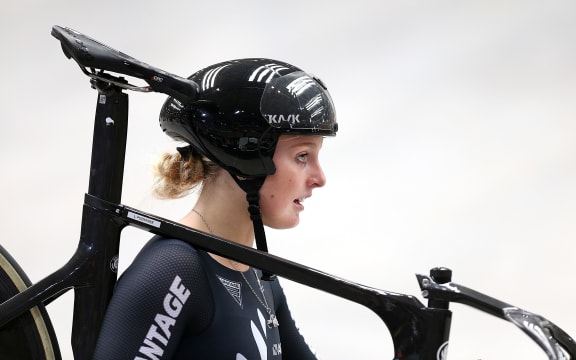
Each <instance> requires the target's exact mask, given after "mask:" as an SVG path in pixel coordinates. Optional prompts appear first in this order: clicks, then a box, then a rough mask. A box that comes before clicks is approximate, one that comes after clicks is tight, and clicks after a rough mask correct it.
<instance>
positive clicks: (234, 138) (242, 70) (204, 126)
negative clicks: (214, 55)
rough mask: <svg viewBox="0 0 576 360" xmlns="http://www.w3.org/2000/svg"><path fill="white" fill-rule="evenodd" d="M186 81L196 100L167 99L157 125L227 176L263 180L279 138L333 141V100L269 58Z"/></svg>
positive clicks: (223, 66) (212, 69)
mask: <svg viewBox="0 0 576 360" xmlns="http://www.w3.org/2000/svg"><path fill="white" fill-rule="evenodd" d="M189 79H191V80H193V81H194V82H196V83H197V84H198V90H199V91H198V94H197V97H196V100H195V101H193V102H192V103H191V104H185V103H182V102H180V101H179V100H177V99H175V98H172V97H170V98H168V99H167V100H166V102H165V103H164V105H163V107H162V110H161V112H160V126H161V128H162V129H163V131H164V132H165V133H166V134H167V135H168V136H170V137H172V138H173V139H175V140H178V141H184V142H187V143H189V144H190V145H192V146H193V147H194V148H195V149H196V150H197V151H198V152H200V153H201V154H203V155H204V156H206V157H208V158H209V159H211V160H212V161H214V162H215V163H217V164H218V165H220V166H221V167H223V168H224V169H226V170H227V171H228V172H230V173H231V174H232V175H235V176H241V177H248V178H251V177H265V176H267V175H270V174H273V173H274V172H275V167H274V163H273V162H272V157H273V155H274V150H275V149H276V144H277V142H278V138H279V136H280V135H282V134H295V135H324V136H333V135H335V134H336V131H337V130H338V124H337V123H336V113H335V110H334V105H333V104H332V99H331V97H330V94H329V93H328V91H327V89H326V87H325V85H324V84H323V83H322V82H321V81H320V80H319V79H318V78H316V77H314V76H312V75H309V74H307V73H305V72H304V71H302V70H301V69H299V68H297V67H295V66H293V65H290V64H287V63H285V62H281V61H276V60H270V59H240V60H232V61H226V62H222V63H219V64H215V65H212V66H209V67H207V68H205V69H202V70H200V71H198V72H196V73H195V74H193V75H192V76H190V77H189Z"/></svg>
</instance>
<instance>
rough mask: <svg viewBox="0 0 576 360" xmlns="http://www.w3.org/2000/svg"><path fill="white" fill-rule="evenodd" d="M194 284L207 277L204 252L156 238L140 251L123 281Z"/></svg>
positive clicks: (175, 241)
mask: <svg viewBox="0 0 576 360" xmlns="http://www.w3.org/2000/svg"><path fill="white" fill-rule="evenodd" d="M176 276H177V277H178V278H181V279H186V280H187V281H190V282H194V281H198V280H200V279H202V278H203V277H204V266H203V263H202V260H201V255H200V250H198V249H196V248H194V247H193V246H191V245H189V244H187V243H185V242H184V241H181V240H178V239H167V238H161V237H154V238H153V239H151V240H150V241H149V242H148V243H147V244H146V245H145V246H144V247H143V248H142V250H140V252H139V253H138V255H137V256H136V258H135V259H134V261H133V262H132V264H130V266H129V267H128V268H127V269H126V271H125V272H124V274H122V277H129V278H134V277H136V278H140V279H142V280H148V281H151V280H154V282H158V281H160V280H165V281H171V280H172V279H174V278H175V277H176Z"/></svg>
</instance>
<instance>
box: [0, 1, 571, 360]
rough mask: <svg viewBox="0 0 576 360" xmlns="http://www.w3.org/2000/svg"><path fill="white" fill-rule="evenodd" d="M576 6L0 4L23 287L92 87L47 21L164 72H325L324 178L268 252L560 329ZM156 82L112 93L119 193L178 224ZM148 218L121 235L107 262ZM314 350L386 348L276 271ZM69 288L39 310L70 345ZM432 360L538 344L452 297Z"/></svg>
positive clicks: (46, 261)
mask: <svg viewBox="0 0 576 360" xmlns="http://www.w3.org/2000/svg"><path fill="white" fill-rule="evenodd" d="M575 14H576V3H575V2H574V1H569V0H552V1H534V0H528V1H526V0H524V1H520V0H500V1H491V0H486V1H468V2H462V1H454V0H440V1H434V2H431V1H422V0H409V1H401V0H389V1H382V0H379V1H376V0H373V1H368V0H359V1H338V2H334V1H328V0H318V1H303V0H292V1H289V2H287V1H285V2H276V1H263V0H244V1H231V0H228V1H226V0H213V1H204V2H199V1H195V0H191V1H190V0H189V1H184V0H176V1H171V0H167V1H163V2H146V3H144V2H140V1H134V0H127V1H121V2H120V1H111V0H102V1H99V2H96V3H94V2H79V1H69V0H53V1H50V2H44V1H40V0H22V1H19V2H8V3H6V4H4V5H3V6H2V11H1V13H0V44H1V48H0V69H1V77H2V85H1V86H0V102H1V103H0V121H1V125H0V166H1V168H2V173H1V174H2V175H1V177H0V192H1V195H0V198H1V201H0V219H1V220H0V221H1V222H0V224H1V227H2V238H1V239H0V243H1V244H2V246H4V247H5V248H6V249H7V250H8V251H9V252H10V253H11V254H12V256H13V257H15V258H16V259H17V260H18V261H19V263H20V265H21V266H22V267H23V268H24V269H25V271H26V272H27V274H28V275H29V277H30V278H31V279H32V280H33V281H38V280H40V279H42V278H43V277H45V276H47V275H48V274H49V273H51V272H53V271H55V270H56V269H58V268H59V267H60V266H61V265H63V264H64V263H65V261H67V260H68V259H69V258H70V257H71V255H72V254H73V252H74V250H75V249H76V245H77V242H78V237H79V230H80V229H79V226H80V216H81V209H82V202H83V196H84V192H86V191H87V187H88V171H89V162H90V151H91V134H92V128H93V123H92V122H93V118H94V109H95V105H96V92H95V91H94V90H92V89H91V88H90V85H89V79H88V78H87V77H85V76H84V75H83V74H82V73H81V72H80V70H79V68H78V67H77V66H76V63H75V62H73V61H70V60H67V59H66V58H65V57H64V55H63V53H62V51H61V50H60V45H59V42H58V41H57V40H56V39H54V38H53V37H52V36H51V35H50V30H51V27H52V26H53V25H61V26H66V27H71V28H74V29H76V30H78V31H80V32H82V33H84V34H86V35H89V36H91V37H93V38H95V39H97V40H99V41H101V42H103V43H105V44H107V45H110V46H111V47H113V48H115V49H117V50H120V51H122V52H125V53H127V54H129V55H131V56H133V57H135V58H137V59H139V60H141V61H144V62H146V63H149V64H151V65H153V66H156V67H160V68H162V69H164V70H166V71H169V72H172V73H175V74H178V75H181V76H188V75H190V74H192V73H193V72H195V71H196V70H199V69H201V68H203V67H205V66H208V65H210V64H213V63H216V62H219V61H223V60H229V59H234V58H243V57H269V58H273V59H278V60H283V61H286V62H289V63H292V64H294V65H297V66H299V67H301V68H303V69H305V70H307V71H308V72H311V73H314V74H316V75H317V76H319V77H320V78H322V79H323V81H324V82H325V83H326V84H327V85H328V88H329V90H330V92H331V94H332V96H333V99H334V102H335V104H336V108H337V111H338V121H339V125H340V131H339V133H338V136H337V137H336V138H333V139H332V138H330V139H326V141H325V142H324V150H323V153H322V161H323V164H324V170H325V172H326V175H327V178H328V183H327V185H326V187H325V188H323V189H319V190H316V191H315V193H314V196H313V197H312V198H311V199H308V200H307V204H306V211H305V212H304V213H303V215H302V221H301V225H300V226H299V227H297V228H296V229H293V230H286V231H272V230H269V231H268V233H267V234H268V238H269V243H270V244H269V247H270V251H271V252H272V253H274V254H276V255H279V256H282V257H285V258H288V259H291V260H294V261H297V262H300V263H303V264H306V265H308V266H310V267H313V268H316V269H319V270H322V271H325V272H328V273H332V274H335V275H338V276H340V277H343V278H346V279H349V280H352V281H355V282H359V283H361V284H364V285H368V286H371V287H376V288H380V289H384V290H389V291H394V292H400V293H406V294H412V295H415V296H416V297H418V298H419V299H420V300H421V301H422V302H425V301H426V300H425V299H423V298H422V297H421V296H420V290H419V287H418V284H417V282H416V278H415V276H414V275H415V274H416V273H423V274H427V273H428V271H429V269H430V268H432V267H434V266H446V267H449V268H451V269H452V270H453V280H454V281H455V282H458V283H460V284H462V285H466V286H468V287H471V288H473V289H475V290H478V291H481V292H483V293H486V294H488V295H490V296H493V297H496V298H498V299H500V300H503V301H505V302H508V303H511V304H514V305H516V306H518V307H521V308H524V309H526V310H529V311H531V312H535V313H538V314H541V315H543V316H545V317H547V318H548V319H550V320H551V321H553V322H554V323H556V324H557V325H559V326H560V327H562V328H563V329H564V330H565V331H567V332H568V333H569V334H571V335H572V336H575V334H576V309H575V308H574V303H575V302H576V285H575V283H574V281H573V276H574V275H575V271H574V265H573V258H574V254H575V250H576V244H575V243H574V240H575V238H576V161H575V160H576V122H575V121H574V120H575V117H576V101H574V96H575V94H576V65H575V64H576V22H574V15H575ZM164 99H165V97H164V96H163V95H160V94H141V93H133V94H131V95H130V125H129V134H128V135H129V137H128V146H127V157H126V167H125V169H126V172H125V176H124V190H123V200H122V201H123V203H124V204H127V205H130V206H134V207H137V208H140V209H142V210H144V211H148V212H152V213H156V214H158V215H161V216H163V217H167V218H170V219H178V218H179V217H180V216H182V215H183V214H185V213H186V212H188V211H189V209H190V208H191V207H192V205H193V203H194V195H192V196H191V197H188V198H186V199H183V200H179V201H168V202H166V201H159V200H156V199H155V198H154V197H153V196H152V195H151V192H150V187H151V183H152V176H151V171H150V166H151V164H152V163H153V161H154V159H155V157H156V156H157V155H158V154H160V153H161V152H163V151H166V150H173V149H174V146H175V144H174V143H172V142H171V141H170V140H169V139H168V138H167V137H165V136H164V135H163V134H162V132H161V131H160V129H159V126H158V122H157V117H158V112H159V109H160V106H161V105H162V103H163V101H164ZM149 236H150V235H149V234H148V233H143V232H141V231H139V230H134V229H128V230H126V231H125V232H124V237H123V240H122V244H121V254H120V268H121V270H123V269H124V268H125V267H126V266H127V265H128V264H129V263H130V261H131V259H132V257H133V256H134V254H135V253H136V252H137V251H138V249H139V247H140V246H142V244H144V242H145V241H146V240H147V239H148V238H149ZM284 287H285V288H286V292H287V293H288V296H289V300H290V304H291V307H292V311H293V313H294V316H295V317H296V319H297V322H298V324H299V325H300V327H301V330H302V332H303V333H304V335H305V336H306V338H307V340H308V342H309V343H311V344H312V346H313V347H314V348H315V349H316V351H317V352H318V354H319V356H320V357H321V358H323V359H391V358H392V357H393V352H392V349H393V348H392V344H391V340H390V336H389V333H388V331H387V329H386V327H385V326H384V325H383V323H382V322H381V321H380V320H379V318H378V317H377V316H376V315H374V314H373V313H372V312H371V311H369V310H367V309H365V308H363V307H361V306H359V305H356V304H354V303H351V302H348V301H345V300H342V299H339V298H335V297H333V296H331V295H327V294H325V293H322V292H319V291H317V290H314V289H309V288H305V287H303V286H300V285H298V284H295V283H291V282H288V281H284ZM72 303H73V292H71V291H70V292H68V293H66V294H65V295H64V296H63V297H61V298H59V299H58V300H57V301H55V302H53V303H52V304H50V305H49V307H48V311H49V312H50V314H51V318H52V320H53V322H54V325H55V328H56V331H57V334H58V337H59V341H60V346H61V350H62V353H63V356H64V358H65V359H71V358H72V353H71V347H70V328H71V319H72ZM451 309H452V310H453V312H454V314H453V324H452V333H451V342H450V349H449V358H450V359H474V360H476V359H482V360H486V359H512V358H513V359H546V355H545V354H544V352H542V351H541V350H540V348H538V347H537V346H536V345H535V343H533V342H532V341H531V340H530V339H529V338H528V337H527V336H526V335H525V334H524V333H522V332H521V331H520V330H518V329H517V328H516V327H515V326H514V325H512V324H511V323H507V322H505V321H502V320H500V319H497V318H495V317H492V316H490V315H487V314H484V313H481V312H479V311H476V310H474V309H471V308H469V307H466V306H463V305H458V304H453V305H451Z"/></svg>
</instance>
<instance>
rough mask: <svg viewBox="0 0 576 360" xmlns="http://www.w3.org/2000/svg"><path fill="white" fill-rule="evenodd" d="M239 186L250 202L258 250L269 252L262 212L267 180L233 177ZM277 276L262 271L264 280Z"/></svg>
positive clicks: (270, 279) (249, 210)
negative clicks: (261, 192) (261, 202)
mask: <svg viewBox="0 0 576 360" xmlns="http://www.w3.org/2000/svg"><path fill="white" fill-rule="evenodd" d="M232 177H233V178H234V180H235V181H236V183H237V184H238V186H240V188H242V190H244V191H245V192H246V200H247V201H248V212H249V213H250V219H251V220H252V224H253V225H254V236H255V238H256V248H257V249H258V250H260V251H262V252H266V253H267V252H268V245H267V243H266V233H265V231H264V223H263V222H262V212H261V211H260V188H261V187H262V185H263V184H264V180H266V177H265V176H261V177H255V178H242V177H238V176H232ZM275 278H276V275H274V274H272V273H270V272H268V271H264V270H263V271H262V280H266V281H273V280H274V279H275Z"/></svg>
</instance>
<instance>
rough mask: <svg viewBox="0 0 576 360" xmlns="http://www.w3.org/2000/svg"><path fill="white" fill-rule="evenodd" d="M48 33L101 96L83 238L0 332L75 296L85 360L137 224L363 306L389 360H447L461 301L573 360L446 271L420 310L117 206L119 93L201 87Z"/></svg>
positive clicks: (403, 298)
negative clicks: (384, 332)
mask: <svg viewBox="0 0 576 360" xmlns="http://www.w3.org/2000/svg"><path fill="white" fill-rule="evenodd" d="M52 35H53V36H54V37H56V38H57V39H58V40H60V42H61V45H62V49H63V51H64V53H65V55H66V56H67V57H68V58H70V57H72V58H73V59H74V60H75V61H76V62H77V63H78V64H79V65H80V67H81V69H82V71H83V72H84V73H85V74H86V75H88V76H89V77H90V78H91V84H92V87H93V88H95V89H96V90H97V91H98V97H97V104H96V115H95V121H94V132H93V146H92V158H91V165H90V176H89V186H88V192H87V194H86V195H85V201H84V207H83V215H82V226H81V233H80V240H79V244H78V247H77V249H76V251H75V253H74V254H73V256H72V257H71V259H70V260H69V261H68V263H67V264H65V265H64V266H63V267H62V268H60V269H59V270H57V271H56V272H54V273H52V274H50V275H49V276H47V277H46V278H44V279H43V280H41V281H39V282H38V283H36V284H34V285H32V286H30V287H29V288H28V289H26V290H24V291H23V292H21V293H19V294H17V295H15V296H14V297H12V298H11V299H9V300H7V301H5V302H4V303H2V304H1V305H0V327H2V326H3V325H5V324H6V323H8V322H9V321H10V320H12V319H14V318H15V317H17V316H19V315H21V314H22V313H24V312H25V311H28V310H29V309H30V308H32V307H34V306H36V305H38V304H40V303H44V304H48V303H50V302H51V301H52V300H54V299H56V298H57V297H59V296H60V295H62V294H63V293H64V292H66V291H68V290H70V289H74V292H75V299H74V319H73V327H72V349H73V352H74V358H75V359H91V357H92V353H93V350H94V347H95V344H96V340H97V338H98V332H99V329H100V326H101V323H102V319H103V317H104V313H105V311H106V307H107V305H108V302H109V300H110V298H111V296H112V292H113V288H114V285H115V283H116V279H117V269H118V267H117V264H118V251H119V243H120V236H121V232H122V230H123V229H124V228H125V227H126V226H135V227H138V228H141V229H143V230H145V231H148V232H150V233H153V234H157V235H161V236H164V237H167V238H177V239H181V240H183V241H185V242H187V243H189V244H190V245H192V246H195V247H196V248H199V249H202V250H205V251H208V252H211V253H214V254H217V255H221V256H225V257H227V258H230V259H233V260H236V261H239V262H242V263H245V264H248V265H251V266H254V267H257V268H260V269H262V270H265V271H268V272H270V273H272V274H276V275H279V276H281V277H284V278H286V279H289V280H292V281H295V282H298V283H300V284H303V285H305V286H309V287H313V288H316V289H318V290H323V291H325V292H328V293H330V294H333V295H335V296H338V297H341V298H345V299H348V300H350V301H353V302H355V303H358V304H360V305H364V306H366V307H367V308H369V309H371V310H372V311H373V312H374V313H375V314H376V315H378V316H379V317H380V318H381V319H382V321H383V322H384V324H385V325H386V326H387V328H388V330H389V331H390V335H391V337H392V341H393V345H394V354H393V355H392V356H393V359H394V360H400V359H411V360H436V359H446V358H447V357H446V347H447V344H448V340H449V334H450V322H451V316H452V313H451V311H450V310H449V303H450V302H458V303H463V304H467V305H470V306H472V307H475V308H476V309H479V310H481V311H484V312H487V313H489V314H491V315H494V316H497V317H500V318H502V319H505V320H508V321H511V322H513V323H514V324H516V325H517V326H518V327H520V328H521V329H522V330H523V331H524V332H526V333H527V334H528V335H529V336H530V337H531V338H532V339H533V340H534V341H536V342H537V343H538V344H539V345H540V347H541V348H542V349H543V350H544V351H545V352H546V353H547V355H548V357H549V358H550V359H564V358H565V357H564V354H565V353H567V354H569V356H570V359H573V358H574V357H575V356H576V344H575V343H574V341H573V340H572V338H570V336H568V334H566V333H565V332H564V331H563V330H562V329H560V328H559V327H557V326H556V325H554V324H553V323H551V322H550V321H548V320H546V319H545V318H543V317H541V316H539V315H535V314H532V313H529V312H527V311H525V310H522V309H519V308H517V307H515V306H512V305H509V304H506V303H504V302H501V301H499V300H497V299H494V298H491V297H488V296H486V295H483V294H481V293H479V292H476V291H474V290H472V289H469V288H466V287H464V286H461V285H459V284H456V283H453V282H451V271H450V270H449V269H445V268H435V269H432V270H431V271H430V275H429V276H424V275H417V280H418V282H419V285H420V288H421V290H422V295H423V296H424V297H425V298H428V305H427V306H426V305H424V304H422V303H421V302H420V301H418V300H417V299H416V298H415V297H413V296H411V295H405V294H399V293H393V292H389V291H384V290H379V289H375V288H371V287H367V286H364V285H361V284H358V283H354V282H351V281H347V280H345V279H342V278H339V277H336V276H333V275H330V274H326V273H323V272H321V271H318V270H316V269H313V268H309V267H306V266H304V265H301V264H298V263H295V262H292V261H289V260H286V259H283V258H280V257H277V256H274V255H270V254H268V253H264V252H261V251H258V250H255V249H252V248H248V247H245V246H242V245H238V244H235V243H233V242H230V241H227V240H224V239H220V238H217V237H214V236H212V235H210V234H206V233H203V232H200V231H197V230H194V229H191V228H188V227H185V226H183V225H181V224H178V223H175V222H172V221H169V220H166V219H163V218H160V217H158V216H155V215H152V214H148V213H145V212H142V211H139V210H137V209H134V208H131V207H128V206H124V205H122V204H121V203H120V201H121V193H122V181H123V172H124V158H125V150H126V138H127V127H128V95H127V94H126V93H124V92H123V90H125V89H129V90H139V91H156V92H162V93H165V94H168V95H171V96H174V97H176V98H178V99H180V100H181V101H183V102H189V101H191V100H193V98H194V94H195V91H196V90H197V86H196V84H194V83H192V82H190V81H189V80H187V79H183V78H181V77H178V76H176V75H172V74H169V73H167V72H165V71H162V70H160V69H157V68H153V67H151V66H150V65H147V64H144V63H142V62H140V61H138V60H136V59H134V58H131V57H129V56H128V55H126V54H123V53H121V52H118V51H116V50H114V49H112V48H110V47H107V46H106V45H103V44H101V43H99V42H97V41H95V40H93V39H91V38H89V37H87V36H85V35H83V34H80V33H78V32H76V31H74V30H71V29H67V28H61V27H59V26H54V27H53V29H52ZM105 71H106V72H105ZM109 72H114V73H119V74H123V75H128V76H132V77H136V78H138V79H142V80H144V81H146V82H147V83H148V84H149V86H148V87H144V88H141V87H136V86H134V85H131V84H129V83H128V82H127V81H126V80H125V79H124V78H123V77H118V76H114V75H111V74H110V73H109ZM564 352H565V353H564Z"/></svg>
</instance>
